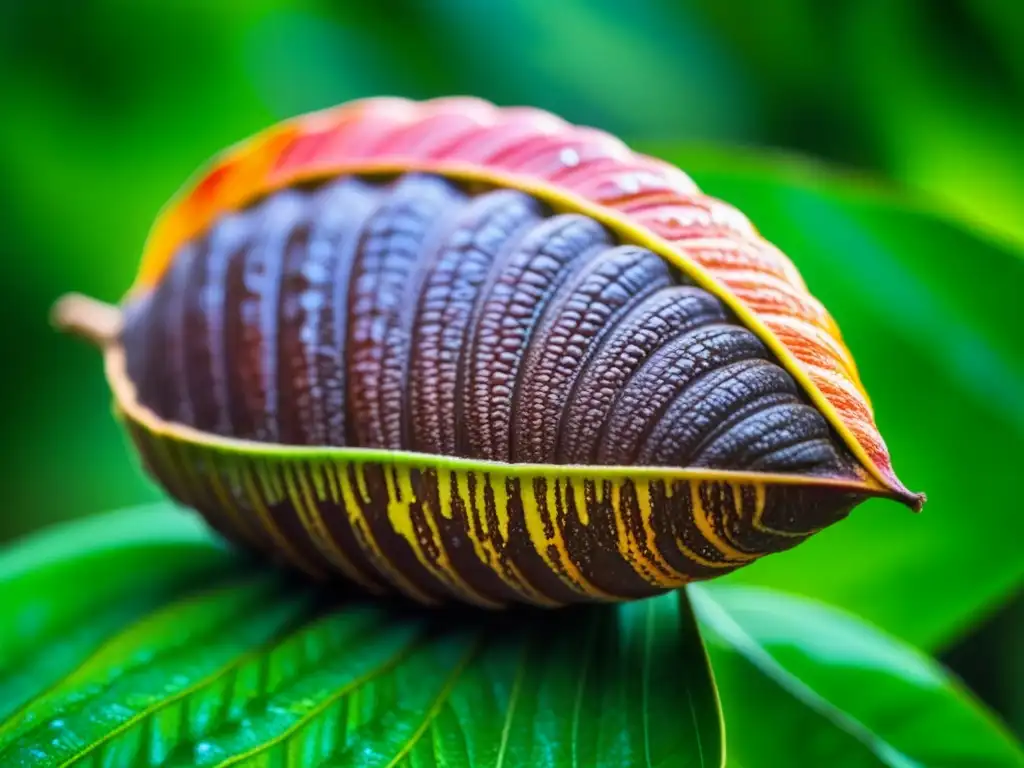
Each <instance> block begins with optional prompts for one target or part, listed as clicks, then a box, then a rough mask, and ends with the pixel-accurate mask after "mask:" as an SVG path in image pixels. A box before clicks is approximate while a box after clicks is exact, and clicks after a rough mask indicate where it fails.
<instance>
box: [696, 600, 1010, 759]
mask: <svg viewBox="0 0 1024 768" xmlns="http://www.w3.org/2000/svg"><path fill="white" fill-rule="evenodd" d="M690 592H691V600H692V602H693V606H694V609H695V610H696V612H697V615H698V618H699V620H700V624H701V629H702V631H703V633H704V636H705V638H706V640H707V642H708V650H709V653H710V655H711V660H712V664H713V665H714V670H715V677H716V680H717V681H718V683H719V686H720V690H721V696H722V705H723V709H724V711H725V715H726V718H727V722H728V723H729V728H728V734H729V741H728V751H729V764H730V765H735V766H743V768H757V767H758V766H775V765H779V764H780V763H779V758H778V756H779V755H786V756H787V757H786V763H787V764H790V765H827V766H835V768H845V766H862V765H887V766H894V767H898V768H903V767H904V766H944V768H952V767H953V766H964V767H965V768H967V767H968V766H970V768H983V767H984V766H992V767H994V766H1022V765H1024V751H1022V750H1021V748H1020V746H1019V745H1018V744H1016V743H1015V742H1014V739H1013V737H1012V736H1010V735H1009V733H1008V732H1006V730H1005V729H1004V728H1003V727H1002V725H1001V724H999V723H998V722H997V721H996V720H995V719H994V717H993V716H992V715H991V714H990V713H989V712H987V711H986V710H985V709H984V708H983V707H982V705H981V704H980V703H978V702H977V701H976V700H975V699H974V698H973V697H972V696H971V695H970V694H969V693H968V692H967V691H966V690H965V689H964V688H963V687H962V686H961V685H960V684H959V683H958V682H957V681H956V680H954V679H953V678H952V677H951V676H950V675H949V673H947V672H946V671H945V670H943V669H942V668H941V667H939V666H938V665H937V664H935V663H934V662H933V661H931V660H930V659H928V658H926V657H925V656H923V655H922V654H921V653H919V652H918V651H916V650H913V649H912V648H910V647H909V646H906V645H904V644H902V643H900V642H899V641H898V640H896V639H895V638H892V637H890V636H887V635H885V634H883V633H882V632H880V631H879V630H877V629H875V628H873V627H871V626H870V625H868V624H865V623H863V622H862V621H861V620H860V619H857V618H855V617H853V616H851V615H849V614H846V613H844V612H842V611H839V610H837V609H835V608H831V607H827V606H825V605H824V604H822V603H818V602H816V601H812V600H807V599H806V598H799V597H795V596H791V595H786V594H783V593H780V592H775V591H773V590H768V589H762V588H754V587H730V586H728V585H707V586H703V587H697V588H692V589H691V590H690Z"/></svg>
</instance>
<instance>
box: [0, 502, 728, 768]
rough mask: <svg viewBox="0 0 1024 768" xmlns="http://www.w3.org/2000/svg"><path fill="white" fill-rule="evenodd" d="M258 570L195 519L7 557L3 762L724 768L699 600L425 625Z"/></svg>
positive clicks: (55, 543)
mask: <svg viewBox="0 0 1024 768" xmlns="http://www.w3.org/2000/svg"><path fill="white" fill-rule="evenodd" d="M328 591H329V590H327V589H319V590H317V589H313V588H310V587H308V586H304V585H302V584H299V583H294V582H293V581H292V580H291V579H289V578H288V577H286V576H285V575H282V574H279V573H276V572H273V571H269V570H260V569H254V568H252V567H250V566H249V565H248V564H246V563H244V562H243V561H242V560H241V558H240V557H237V556H235V555H232V554H231V553H230V552H228V551H227V550H226V549H225V548H224V547H222V546H220V544H219V543H217V542H216V541H215V540H214V539H213V538H212V537H211V535H209V534H208V533H206V531H205V530H204V529H203V528H202V526H201V525H200V524H199V523H198V521H197V517H196V516H195V515H193V514H191V513H187V512H184V511H180V510H176V509H173V508H171V507H169V506H160V507H151V508H147V509H138V510H132V511H127V512H120V513H116V514H110V515H102V516H98V517H96V518H87V519H86V520H84V521H81V522H77V523H72V524H67V525H65V526H62V527H59V528H56V529H54V530H51V531H47V532H45V533H42V534H38V535H36V536H35V537H33V538H32V539H29V540H28V541H26V542H25V543H23V544H20V545H18V546H17V547H16V548H13V549H10V550H8V551H7V552H5V553H3V554H2V555H0V605H3V606H4V611H3V613H2V615H0V622H3V623H2V625H0V630H2V631H0V706H2V707H3V709H2V710H0V765H4V766H7V765H11V766H33V767H35V766H39V767H41V766H66V765H90V766H91V765H117V766H126V767H127V766H143V765H146V766H149V765H162V766H228V765H239V766H241V765H266V764H275V765H276V764H279V763H281V764H284V763H288V764H297V765H304V766H305V765H310V766H313V765H360V766H394V765H407V766H414V767H415V768H425V767H427V766H429V767H431V768H434V767H435V766H436V767H438V768H440V766H445V767H446V768H451V767H454V766H466V767H467V768H468V767H469V766H472V767H473V768H476V767H478V766H496V767H497V766H504V767H505V768H512V766H520V765H530V766H549V765H550V766H621V765H639V764H642V765H647V766H652V767H656V766H666V767H667V766H720V765H722V761H723V731H722V724H721V719H720V711H719V706H718V700H717V694H716V691H715V688H714V683H713V681H712V678H711V673H710V670H709V668H708V663H707V657H706V655H705V652H704V649H703V646H702V643H701V640H700V637H699V634H698V632H697V628H696V623H695V619H694V617H693V614H692V612H691V611H690V608H689V604H688V602H687V600H686V597H685V594H683V593H679V594H672V595H666V596H664V597H661V598H657V599H654V600H648V601H644V602H638V603H632V604H628V605H623V606H618V607H613V606H607V607H592V608H586V609H570V610H565V611H558V612H543V611H526V610H523V611H512V612H504V613H484V612H472V611H468V610H463V609H452V610H421V609H417V608H412V607H410V606H408V605H404V604H398V603H388V602H384V601H377V602H371V601H367V600H364V599H361V598H358V597H354V596H345V595H343V594H341V593H340V588H339V589H338V590H334V592H335V594H333V595H330V594H328Z"/></svg>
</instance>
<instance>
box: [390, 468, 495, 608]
mask: <svg viewBox="0 0 1024 768" xmlns="http://www.w3.org/2000/svg"><path fill="white" fill-rule="evenodd" d="M392 469H393V468H392V467H387V466H385V467H383V472H384V483H385V485H386V486H387V490H388V520H389V521H390V522H391V527H392V528H394V530H395V532H396V533H397V534H398V535H400V536H401V537H402V538H404V539H405V540H406V541H408V542H409V546H410V547H412V551H413V552H414V553H415V554H416V559H417V560H419V561H420V563H422V564H423V567H424V568H426V569H427V570H428V571H430V573H431V574H432V575H433V576H434V577H435V578H436V579H437V580H438V581H440V582H441V583H442V584H444V585H446V586H447V587H448V588H449V589H451V590H452V591H453V592H454V593H455V594H457V595H458V596H459V597H461V598H463V599H464V600H467V601H469V602H471V603H475V604H476V605H481V606H485V607H492V608H499V607H501V604H500V603H496V602H495V601H493V600H491V599H490V598H487V597H485V596H484V595H481V594H480V593H479V592H477V591H476V590H475V589H473V587H472V586H470V585H469V584H467V583H466V581H465V580H464V579H463V578H462V577H461V576H459V574H458V572H457V571H456V570H455V568H454V567H453V566H452V564H451V561H450V560H449V559H448V553H447V551H446V550H445V548H444V542H442V541H441V536H440V532H439V531H438V528H437V521H436V520H434V510H431V509H430V508H429V507H428V501H427V500H426V499H424V500H423V518H424V520H425V521H426V524H427V528H428V530H429V532H430V539H431V542H432V543H433V544H434V547H435V548H436V549H437V560H436V561H434V560H432V559H431V558H430V557H428V556H427V553H426V552H425V551H424V549H423V545H422V543H421V542H420V540H419V537H418V536H417V535H416V531H415V529H414V528H413V524H412V510H411V507H412V499H413V496H414V493H413V487H412V481H411V479H410V475H409V472H408V470H406V469H399V470H397V471H396V472H393V471H392ZM396 474H397V482H396V478H395V475H396Z"/></svg>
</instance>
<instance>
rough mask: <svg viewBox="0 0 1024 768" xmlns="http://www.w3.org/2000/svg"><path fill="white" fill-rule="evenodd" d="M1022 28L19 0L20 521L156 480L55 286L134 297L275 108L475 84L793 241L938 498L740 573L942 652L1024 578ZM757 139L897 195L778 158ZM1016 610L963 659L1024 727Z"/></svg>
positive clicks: (11, 237)
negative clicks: (214, 162)
mask: <svg viewBox="0 0 1024 768" xmlns="http://www.w3.org/2000/svg"><path fill="white" fill-rule="evenodd" d="M1022 35H1024V6H1020V5H1019V4H1014V3H1003V2H999V0H979V1H978V2H970V1H969V0H961V2H952V3H943V4H934V3H928V2H923V1H920V2H914V1H913V0H860V1H859V2H855V3H821V2H816V1H815V0H779V1H778V2H775V3H769V4H750V3H736V2H723V0H694V1H693V2H686V3H678V2H672V1H670V0H647V1H646V2H635V3H628V4H623V3H620V2H617V0H598V1H596V2H590V0H564V2H558V3H551V2H548V0H516V1H515V2H507V3H478V2H474V0H439V2H435V3H418V2H411V1H409V2H381V3H344V4H341V3H338V4H333V3H328V2H326V0H324V1H323V2H316V1H315V0H296V1H294V2H291V1H286V0H253V1H252V2H245V3H242V2H222V3H203V2H184V3H174V4H167V3H156V2H137V3H121V2H115V1H114V0H90V1H89V2H72V0H59V1H58V2H54V3H45V4H43V3H34V2H31V1H30V0H12V1H11V2H6V3H3V4H0V89H2V90H0V92H2V94H3V98H4V104H5V108H4V120H2V121H0V171H2V173H3V178H4V182H5V183H4V184H3V185H0V211H2V215H3V223H4V224H5V238H4V242H5V253H4V258H3V259H2V260H0V285H3V286H4V287H5V288H6V290H5V294H4V300H3V301H2V302H0V321H2V322H3V323H4V327H5V328H7V329H10V332H9V333H8V340H7V344H8V347H7V349H6V351H5V352H6V359H7V360H8V366H7V368H6V370H7V371H8V375H7V376H5V377H4V382H3V387H4V397H5V399H4V402H5V419H6V421H5V424H4V430H3V435H4V437H5V440H6V442H7V443H8V444H7V445H6V446H4V447H5V449H7V450H6V452H7V455H8V456H10V457H11V458H10V459H8V460H7V461H6V462H5V468H4V473H5V475H4V478H3V480H4V489H5V495H4V501H5V507H4V513H3V514H2V515H0V541H2V540H3V539H5V538H9V537H12V536H15V535H17V534H21V533H24V532H26V531H29V530H31V529H33V528H36V527H38V526H39V525H42V524H44V523H47V522H51V521H55V520H59V519H62V518H69V517H74V516H77V515H80V514H82V513H85V512H88V511H94V510H98V509H104V508H110V507H115V506H123V505H126V504H130V503H135V502H138V501H144V500H147V499H154V498H156V497H157V496H158V494H157V492H156V491H155V489H154V488H153V487H152V486H151V485H150V484H149V483H147V482H146V481H145V480H144V479H143V478H142V476H141V474H140V473H138V471H137V470H136V468H135V465H134V460H133V459H132V458H131V457H130V455H129V454H128V452H127V450H126V445H125V441H124V440H123V438H122V436H121V435H120V433H119V431H118V428H117V426H116V424H115V423H114V422H113V420H112V419H111V418H110V414H109V410H108V409H107V408H105V407H104V405H105V403H107V402H108V400H109V395H108V392H107V390H106V387H105V384H104V382H103V380H102V376H101V373H100V370H99V365H98V364H97V361H96V359H95V356H94V354H93V353H92V351H91V350H88V349H85V348H83V347H79V346H77V345H75V344H72V343H69V342H68V340H67V339H64V338H61V337H58V336H57V335H56V334H54V333H52V332H51V330H50V329H49V327H48V325H47V322H46V321H47V314H48V311H49V307H50V304H51V302H52V301H53V299H54V298H55V297H56V296H57V295H58V294H60V293H62V292H64V291H66V290H71V289H73V290H80V291H83V292H86V293H90V294H93V295H96V296H98V297H100V298H104V299H108V300H116V299H117V298H118V297H119V296H120V294H121V292H122V291H123V290H124V289H125V288H126V287H127V285H128V284H129V282H130V281H131V278H132V275H133V271H134V268H135V264H136V260H137V258H138V254H139V250H140V248H141V244H142V242H143V239H144V237H145V234H146V231H147V229H148V227H149V224H150V222H151V221H152V218H153V216H154V214H155V213H156V211H157V210H158V208H159V207H160V206H161V205H162V204H163V203H164V201H165V200H166V199H167V197H168V196H169V195H170V194H171V193H172V192H173V191H174V190H175V189H176V188H177V186H178V185H179V184H180V183H181V182H182V181H183V180H184V179H185V177H186V176H187V175H188V174H189V173H191V171H192V170H193V169H194V168H195V167H196V166H197V165H198V164H200V163H201V162H202V161H203V160H205V158H207V157H208V156H209V155H210V154H212V153H214V152H216V151H218V150H219V149H221V148H222V147H224V146H226V145H228V144H230V143H232V142H234V141H236V140H238V139H239V138H241V137H243V136H245V135H247V134H249V133H251V132H253V131H255V130H258V129H260V128H262V127H264V126H265V125H266V124H268V123H270V122H272V121H275V120H278V119H280V118H282V117H286V116H288V115H291V114H294V113H296V112H299V111H305V110H309V109H315V108H318V107H323V106H327V105H330V104H333V103H337V102H339V101H343V100H346V99H350V98H355V97H360V96H366V95H375V94H379V93H396V94H400V95H405V96H410V97H428V96H433V95H437V94H446V93H471V94H476V95H479V96H482V97H485V98H489V99H492V100H494V101H496V102H498V103H501V104H517V103H518V104H523V103H526V104H533V105H535V106H539V107H543V108H547V109H551V110H553V111H555V112H557V113H559V114H561V115H563V116H564V117H566V118H567V119H570V120H573V121H575V122H580V123H587V124H591V125H597V126H600V127H602V128H606V129H608V130H611V131H613V132H616V133H618V134H620V135H622V136H623V138H625V139H626V140H627V141H629V142H630V143H632V144H634V145H637V146H642V147H644V148H650V149H651V150H652V151H655V152H656V153H657V154H661V155H663V156H666V157H667V158H668V159H671V160H674V161H676V162H678V163H679V164H680V166H681V167H683V168H684V169H686V170H689V171H691V172H693V173H694V175H695V177H696V178H697V179H698V181H699V182H700V183H702V184H703V185H704V186H705V187H706V188H707V189H708V191H710V192H712V193H714V194H718V195H720V196H722V197H724V198H726V199H728V200H730V201H731V202H733V203H735V204H737V205H738V206H740V207H741V208H743V209H744V210H746V211H747V212H748V213H749V215H750V216H751V217H752V218H753V220H754V222H755V223H756V224H757V225H758V226H759V227H760V228H761V229H762V230H763V231H764V232H765V234H766V235H767V236H768V237H769V238H772V239H774V240H776V241H777V242H778V244H779V245H780V246H782V247H783V249H784V250H786V251H787V252H789V253H790V255H791V256H793V258H794V259H795V260H796V262H797V263H798V265H799V267H800V269H801V271H802V272H803V273H804V274H805V276H806V278H807V280H808V283H809V284H810V286H811V288H812V290H813V291H814V292H815V293H817V294H818V295H819V296H820V297H821V298H822V299H823V300H824V302H825V304H826V305H827V306H828V307H829V308H830V310H831V311H832V312H833V314H835V315H836V316H837V318H838V320H839V322H840V325H841V327H842V328H843V330H844V333H845V334H846V337H847V340H848V342H849V345H850V347H851V348H852V350H853V352H854V355H855V357H856V358H857V360H858V362H859V364H860V367H861V369H862V374H863V377H864V379H865V382H866V385H867V387H868V390H869V391H870V392H871V394H872V397H873V400H874V403H875V406H876V409H877V411H878V418H879V422H880V425H881V427H882V432H883V434H885V435H886V436H887V438H888V440H889V441H890V443H891V448H892V452H893V456H894V460H895V462H896V463H897V466H898V467H899V468H900V472H901V474H902V475H904V476H905V478H906V480H907V482H908V483H909V484H910V485H912V486H913V487H914V488H921V489H923V490H925V491H927V492H928V493H929V497H930V503H929V505H928V506H927V507H926V509H925V512H924V513H923V514H922V515H920V516H916V517H915V516H911V515H907V514H906V513H904V512H902V511H901V510H899V509H897V508H895V507H891V506H888V505H885V504H882V503H871V504H867V505H865V506H864V507H862V508H860V509H858V511H857V513H856V514H855V515H854V516H853V517H852V518H851V520H849V521H847V522H845V523H843V524H842V525H839V526H835V528H834V529H831V530H828V531H826V532H824V533H822V534H821V535H819V536H818V537H815V539H814V540H812V541H811V542H808V543H807V544H805V545H803V546H802V547H801V548H799V549H798V550H796V551H794V552H791V553H788V554H786V555H784V556H779V557H775V558H769V559H767V560H765V561H763V562H761V563H758V564H755V565H754V566H751V567H750V568H749V569H746V570H744V571H743V572H741V573H738V574H736V576H735V577H734V578H732V581H733V582H734V583H736V582H741V583H745V584H748V585H749V584H754V585H762V586H770V587H774V588H782V589H786V590H789V591H792V592H797V593H801V594H803V595H806V596H811V597H815V598H820V599H824V600H827V601H830V602H832V603H834V604H837V605H841V606H843V607H844V608H846V609H848V610H852V611H854V612H856V613H858V614H860V615H862V616H865V617H867V618H868V619H869V620H871V621H873V622H875V623H877V624H878V625H879V626H881V627H882V628H883V629H885V630H886V631H888V632H890V633H892V634H894V635H895V636H897V637H899V638H901V639H903V640H907V641H910V642H912V643H914V644H918V645H921V646H922V647H926V648H929V649H934V648H944V647H947V646H948V645H949V644H950V643H952V642H954V641H955V640H957V639H960V638H962V636H963V635H964V633H966V632H968V631H969V630H970V627H971V625H972V623H974V622H977V621H978V620H980V619H982V618H984V616H985V615H987V614H988V613H989V612H991V611H993V610H995V609H996V607H997V606H998V605H999V604H1000V603H1001V602H1003V601H1004V600H1006V599H1007V598H1008V597H1010V596H1012V595H1013V594H1014V593H1015V592H1016V593H1019V591H1020V586H1021V583H1022V579H1024V557H1022V547H1021V545H1020V543H1019V542H1020V541H1022V540H1024V537H1022V534H1024V520H1022V519H1021V517H1020V515H1019V514H1018V509H1017V505H1015V504H1014V503H1013V502H1012V501H1008V500H1007V498H1008V493H1007V490H1006V489H1007V484H1008V482H1009V481H1008V480H1007V478H1013V477H1014V476H1015V472H1016V471H1017V468H1016V464H1015V461H1016V460H1017V459H1018V458H1019V457H1020V456H1021V455H1024V411H1022V407H1021V403H1024V350H1022V348H1021V345H1020V343H1019V331H1017V329H1018V328H1019V326H1020V310H1019V297H1020V295H1021V291H1022V290H1024V266H1022V261H1021V259H1020V255H1021V252H1022V248H1021V244H1022V243H1024V219H1022V218H1021V216H1020V211H1021V210H1024V142H1022V141H1021V140H1020V137H1021V136H1024V112H1022V111H1021V109H1020V105H1021V104H1022V103H1024V52H1022V51H1024V49H1022V48H1021V46H1020V45H1019V40H1020V39H1021V37H1022ZM708 144H714V145H717V147H718V148H717V149H714V150H711V149H709V148H708V147H707V146H706V145H708ZM749 149H758V150H761V151H759V152H758V153H756V154H754V155H753V157H765V155H764V154H763V150H766V149H770V150H785V151H786V152H787V153H796V154H799V155H810V156H814V157H816V158H821V159H824V160H827V161H830V162H831V163H832V164H834V165H838V166H843V167H846V168H849V169H851V170H852V171H854V172H856V173H857V174H858V175H859V176H865V177H870V178H875V179H884V180H886V181H885V183H886V184H891V185H892V186H893V187H894V188H896V187H902V188H903V189H902V190H901V191H899V192H898V193H897V192H896V191H890V190H887V189H885V188H883V186H882V184H881V183H877V184H876V183H872V184H868V183H866V182H865V183H861V182H856V183H854V182H850V181H849V180H847V179H845V173H844V174H843V175H844V179H843V181H842V182H841V183H837V182H836V181H833V180H832V179H833V178H834V176H833V175H832V174H831V173H829V174H824V173H823V172H822V171H821V170H820V169H819V168H818V167H817V166H815V165H808V164H804V163H793V162H790V161H788V160H787V161H777V160H774V159H772V160H770V161H769V163H768V165H767V167H766V166H765V163H764V161H762V160H759V159H755V160H748V158H749V156H750V155H749V153H748V150H749ZM907 200H911V201H912V202H909V203H908V202H905V201H907ZM940 212H943V213H941V214H940ZM944 214H950V215H948V216H947V215H944ZM954 215H955V216H957V217H959V218H960V222H959V223H957V222H956V221H954V220H953V216H954ZM55 488H59V489H60V493H59V494H55V493H54V489H55ZM1018 603H1020V600H1018ZM1021 614H1022V612H1021V610H1020V609H1019V608H1018V609H1017V610H1016V614H1012V613H1006V614H1004V617H1005V616H1009V617H1010V618H1003V619H1002V620H1001V622H1000V624H999V626H1000V627H1002V630H1001V631H1000V632H999V633H997V634H995V635H992V634H991V633H989V635H988V636H987V637H988V638H989V639H987V640H985V641H984V643H985V644H983V645H975V646H973V647H974V648H975V651H976V652H975V653H973V654H970V655H969V656H967V657H961V658H962V659H963V662H964V666H963V667H962V668H960V671H961V672H963V673H964V674H968V675H969V676H971V677H972V679H975V680H981V681H982V682H983V683H984V688H985V695H986V698H988V699H989V700H990V701H992V702H994V703H995V704H997V705H998V706H999V708H1000V710H1001V711H1003V712H1004V713H1005V714H1006V715H1007V717H1009V718H1010V719H1011V720H1012V722H1013V723H1014V724H1015V726H1016V728H1017V729H1018V731H1020V732H1024V702H1022V701H1021V699H1020V694H1019V691H1020V690H1024V684H1022V682H1021V680H1022V678H1021V677H1020V675H1021V668H1020V666H1019V663H1018V666H1016V667H1014V666H1013V664H1014V660H1015V659H1016V658H1017V657H1018V656H1019V647H1020V645H1021V637H1022V634H1024V623H1022V619H1021ZM1014 616H1016V618H1014ZM976 642H981V641H976ZM978 651H980V653H979V652H978ZM986 664H988V666H986ZM1014 669H1016V674H1017V677H1016V678H1014V677H1012V676H1011V675H1010V673H1011V672H1012V671H1013V670H1014ZM991 670H997V671H996V672H992V671H991ZM986 675H988V676H989V677H986Z"/></svg>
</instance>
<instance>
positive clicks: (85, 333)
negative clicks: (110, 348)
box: [50, 293, 121, 347]
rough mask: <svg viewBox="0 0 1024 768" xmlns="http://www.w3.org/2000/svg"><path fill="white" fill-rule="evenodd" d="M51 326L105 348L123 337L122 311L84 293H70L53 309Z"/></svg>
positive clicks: (60, 299) (58, 301) (61, 298)
mask: <svg viewBox="0 0 1024 768" xmlns="http://www.w3.org/2000/svg"><path fill="white" fill-rule="evenodd" d="M50 322H51V324H52V325H53V326H54V327H55V328H57V329H58V330H60V331H63V332H64V333H69V334H71V335H73V336H77V337H79V338H81V339H84V340H86V341H88V342H89V343H91V344H93V345H94V346H97V347H105V346H107V345H109V344H111V343H113V342H114V341H116V340H117V338H118V336H119V335H120V333H121V310H120V309H118V308H117V307H115V306H114V305H112V304H107V303H105V302H102V301H98V300H97V299H93V298H91V297H89V296H83V295H82V294H80V293H69V294H67V295H65V296H61V297H60V298H59V299H58V300H57V302H56V303H55V304H54V305H53V308H52V309H51V310H50Z"/></svg>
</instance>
